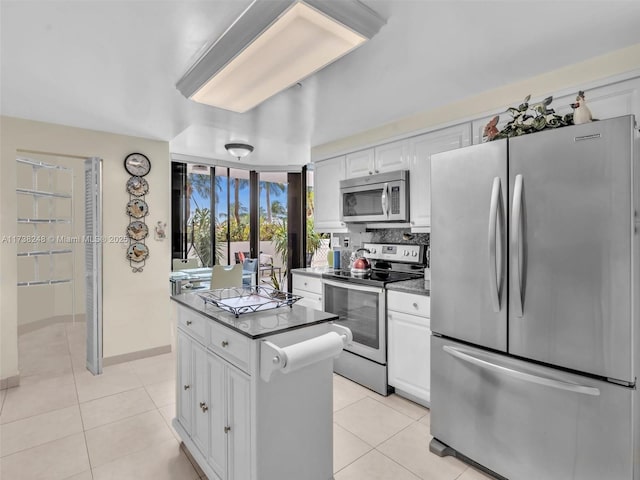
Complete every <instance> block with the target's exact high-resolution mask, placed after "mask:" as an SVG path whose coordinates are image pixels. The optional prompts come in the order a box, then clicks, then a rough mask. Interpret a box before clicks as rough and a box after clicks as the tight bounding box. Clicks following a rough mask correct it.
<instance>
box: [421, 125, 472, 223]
mask: <svg viewBox="0 0 640 480" xmlns="http://www.w3.org/2000/svg"><path fill="white" fill-rule="evenodd" d="M467 145H471V125H470V124H469V123H463V124H460V125H455V126H453V127H448V128H443V129H442V130H436V131H435V132H429V133H425V134H423V135H419V136H417V137H412V138H410V139H409V170H410V172H409V182H410V187H409V195H410V199H411V207H410V208H411V210H410V218H411V231H412V232H426V231H429V228H430V227H431V190H430V188H431V155H433V154H435V153H440V152H445V151H447V150H453V149H455V148H460V147H466V146H467Z"/></svg>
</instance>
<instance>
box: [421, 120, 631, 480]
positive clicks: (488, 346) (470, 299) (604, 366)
mask: <svg viewBox="0 0 640 480" xmlns="http://www.w3.org/2000/svg"><path fill="white" fill-rule="evenodd" d="M634 144H636V145H635V146H634ZM637 150H638V149H637V132H636V131H635V120H634V117H633V116H624V117H618V118H614V119H610V120H603V121H597V122H593V123H589V124H584V125H577V126H571V127H564V128H560V129H557V130H547V131H542V132H538V133H535V134H530V135H526V136H522V137H517V138H513V139H509V140H498V141H493V142H490V143H485V144H482V145H476V146H472V147H467V148H463V149H460V150H455V151H451V152H446V153H442V154H438V155H434V156H433V157H431V205H432V212H431V215H432V217H431V218H432V229H431V327H432V330H433V336H432V340H431V348H432V350H431V362H432V363H431V365H432V367H431V368H432V370H431V382H432V384H431V391H432V394H431V395H432V396H431V408H432V411H431V434H432V435H433V437H434V439H433V440H432V442H431V445H430V448H431V451H432V452H435V453H438V454H440V455H447V454H455V455H458V456H461V457H466V458H467V459H468V460H471V461H473V462H477V463H478V464H480V465H482V466H483V467H484V468H486V469H489V470H491V471H493V472H495V473H497V474H499V475H500V476H503V477H506V478H509V479H512V480H542V479H543V480H556V479H557V480H569V479H575V480H591V479H593V480H603V479H607V480H618V479H619V480H640V428H639V427H640V407H639V402H638V392H637V385H636V377H637V376H638V372H639V371H640V302H639V300H640V298H639V297H640V292H639V288H640V259H639V258H638V257H639V255H640V240H639V238H640V236H639V233H638V228H639V227H640V220H639V215H640V214H639V213H638V212H640V202H639V199H640V192H639V189H640V175H639V174H640V162H639V161H638V157H637V153H635V154H634V151H635V152H637Z"/></svg>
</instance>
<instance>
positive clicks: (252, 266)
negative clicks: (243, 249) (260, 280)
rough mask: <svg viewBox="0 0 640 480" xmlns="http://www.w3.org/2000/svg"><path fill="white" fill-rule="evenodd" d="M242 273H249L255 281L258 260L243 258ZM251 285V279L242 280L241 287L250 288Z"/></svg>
mask: <svg viewBox="0 0 640 480" xmlns="http://www.w3.org/2000/svg"><path fill="white" fill-rule="evenodd" d="M242 271H243V272H244V273H247V272H249V273H251V275H252V278H253V279H257V275H258V259H257V258H245V259H244V262H242ZM251 284H252V279H250V278H243V279H242V285H243V286H250V285H251Z"/></svg>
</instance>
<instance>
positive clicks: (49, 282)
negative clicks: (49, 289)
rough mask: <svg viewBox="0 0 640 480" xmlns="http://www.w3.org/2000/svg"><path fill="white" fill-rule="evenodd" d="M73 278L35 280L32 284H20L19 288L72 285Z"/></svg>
mask: <svg viewBox="0 0 640 480" xmlns="http://www.w3.org/2000/svg"><path fill="white" fill-rule="evenodd" d="M72 281H73V279H71V278H61V279H59V280H33V281H31V282H18V286H19V287H33V286H36V285H55V284H58V283H71V282H72Z"/></svg>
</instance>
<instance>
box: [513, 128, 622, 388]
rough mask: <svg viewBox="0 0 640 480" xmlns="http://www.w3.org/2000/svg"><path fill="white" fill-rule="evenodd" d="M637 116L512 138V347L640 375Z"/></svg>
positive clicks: (592, 369) (614, 373) (597, 370)
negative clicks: (635, 360) (638, 365)
mask: <svg viewBox="0 0 640 480" xmlns="http://www.w3.org/2000/svg"><path fill="white" fill-rule="evenodd" d="M632 122H633V117H630V116H626V117H619V118H615V119H611V120H605V121H599V122H593V123H589V124H586V125H579V126H575V127H568V128H563V129H559V130H552V131H549V132H541V133H536V134H534V135H527V136H524V137H518V138H516V139H513V140H510V141H509V187H510V188H509V191H510V195H511V198H510V204H509V205H510V210H511V211H510V215H509V216H510V219H509V222H510V225H509V228H510V230H509V231H510V250H509V268H510V271H509V276H510V280H511V283H510V292H509V295H510V297H509V351H510V353H512V354H515V355H519V356H522V357H525V358H531V359H535V360H539V361H542V362H545V363H548V364H552V365H559V366H563V367H567V368H570V369H574V370H578V371H582V372H587V373H591V374H595V375H601V376H603V377H609V378H614V379H618V380H622V381H627V382H633V381H634V375H633V372H632V355H631V349H632V329H631V324H632V322H631V318H632V317H631V304H632V301H631V292H632V270H631V268H632V267H631V264H632V260H631V258H632V257H631V246H632V239H633V235H634V233H633V210H632V205H633V203H632V191H633V189H632V161H631V160H632V157H631V146H632V138H633V132H632V128H633V123H632Z"/></svg>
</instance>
